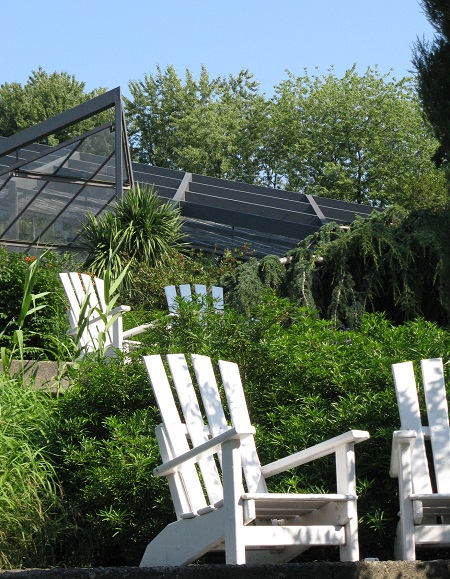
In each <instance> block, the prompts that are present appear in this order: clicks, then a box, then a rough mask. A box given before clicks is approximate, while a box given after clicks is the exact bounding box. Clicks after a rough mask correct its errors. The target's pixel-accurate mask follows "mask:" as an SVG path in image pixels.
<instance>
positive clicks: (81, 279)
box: [59, 272, 152, 357]
mask: <svg viewBox="0 0 450 579" xmlns="http://www.w3.org/2000/svg"><path fill="white" fill-rule="evenodd" d="M59 277H60V279H61V282H62V284H63V287H64V290H65V292H66V295H67V298H68V300H69V304H70V309H69V313H68V318H69V324H70V329H69V331H68V334H69V335H71V336H75V337H76V336H77V335H78V339H79V344H78V347H79V349H80V357H83V356H84V355H85V354H86V353H89V352H94V351H96V350H98V348H99V336H100V333H103V334H104V338H103V340H104V343H103V344H102V349H103V350H104V353H105V356H115V355H116V351H117V350H127V349H128V348H129V347H133V346H137V345H139V342H135V341H131V340H129V339H128V338H130V337H132V336H135V335H137V334H140V333H142V332H145V331H146V330H147V329H148V328H149V327H150V326H151V325H152V324H151V323H150V324H142V325H140V326H137V327H136V328H131V329H129V330H127V331H126V332H124V331H123V319H122V314H123V313H124V312H127V311H129V310H130V307H129V306H117V307H115V308H113V309H111V311H109V312H108V313H107V307H106V303H105V295H104V281H103V280H102V279H100V278H94V280H92V278H91V277H90V276H89V275H87V274H78V272H68V273H67V272H64V273H60V274H59ZM83 310H84V315H85V316H86V318H87V324H86V327H85V328H84V330H83V331H82V332H80V331H79V330H78V329H79V327H80V326H81V325H82V321H81V320H80V315H82V313H83ZM105 318H106V324H105Z"/></svg>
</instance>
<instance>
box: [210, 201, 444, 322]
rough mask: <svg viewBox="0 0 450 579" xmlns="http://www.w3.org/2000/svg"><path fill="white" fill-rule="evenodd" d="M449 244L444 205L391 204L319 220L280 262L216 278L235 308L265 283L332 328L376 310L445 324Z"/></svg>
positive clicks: (245, 306)
mask: <svg viewBox="0 0 450 579" xmlns="http://www.w3.org/2000/svg"><path fill="white" fill-rule="evenodd" d="M449 248H450V210H449V209H439V210H423V211H413V212H411V213H409V214H406V213H405V212H404V211H402V210H398V209H395V208H391V209H390V210H386V211H385V212H384V213H377V212H374V213H373V214H372V215H371V216H370V217H369V218H367V219H356V220H355V221H354V222H353V223H352V224H351V226H350V227H348V228H342V227H340V226H339V224H337V223H329V224H327V225H324V226H323V227H322V228H321V229H320V230H319V231H318V232H316V233H315V234H314V235H311V236H309V237H307V238H306V239H304V240H303V241H301V242H300V243H299V244H298V246H297V248H295V249H293V250H291V251H290V252H289V253H288V259H287V263H286V266H285V268H283V267H282V266H281V265H280V264H279V263H278V266H276V264H275V261H274V260H273V256H267V257H265V258H264V259H263V260H261V261H260V262H259V263H258V262H256V260H250V261H248V262H247V263H245V264H242V265H241V266H240V267H238V268H236V269H235V270H233V271H232V272H231V273H229V274H227V275H225V276H224V277H223V278H222V280H221V282H222V285H223V286H224V287H225V289H226V292H227V299H228V301H229V303H232V304H233V306H234V307H236V308H239V309H240V310H241V311H243V312H248V310H249V309H251V308H252V307H253V304H255V303H257V302H258V301H259V295H260V293H261V291H262V289H263V288H267V287H272V288H274V289H276V291H277V294H278V295H279V296H281V297H289V299H290V300H291V301H292V302H294V303H298V304H300V305H302V306H303V307H307V308H308V309H310V310H315V311H316V312H317V313H318V314H319V315H320V316H321V317H323V318H325V319H329V320H332V321H333V323H334V324H335V325H336V326H337V327H342V328H345V327H350V328H355V327H357V326H358V324H359V323H360V320H361V317H362V315H363V314H364V312H371V313H373V312H384V313H386V315H387V317H388V318H389V319H390V320H392V321H393V322H395V323H397V324H402V323H404V322H407V321H409V320H414V319H416V318H417V317H423V318H424V319H427V320H429V321H434V322H437V323H438V324H440V325H441V326H447V325H449V324H450V283H449V281H448V280H449V279H450V266H449V260H448V259H447V255H448V251H449ZM268 273H269V274H270V275H268Z"/></svg>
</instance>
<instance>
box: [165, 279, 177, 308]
mask: <svg viewBox="0 0 450 579" xmlns="http://www.w3.org/2000/svg"><path fill="white" fill-rule="evenodd" d="M164 292H165V294H166V299H167V305H168V307H169V313H171V314H176V312H177V310H178V304H177V302H176V298H177V289H176V287H175V286H174V285H166V286H165V287H164Z"/></svg>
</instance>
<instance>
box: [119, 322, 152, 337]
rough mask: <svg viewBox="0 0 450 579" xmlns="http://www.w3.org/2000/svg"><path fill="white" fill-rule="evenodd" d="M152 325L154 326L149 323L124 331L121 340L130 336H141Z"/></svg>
mask: <svg viewBox="0 0 450 579" xmlns="http://www.w3.org/2000/svg"><path fill="white" fill-rule="evenodd" d="M153 325H154V324H153V322H150V323H148V324H141V325H140V326H136V327H135V328H132V329H131V330H125V332H123V339H124V340H126V339H127V338H129V337H130V336H136V335H137V334H142V332H145V331H146V330H148V328H151V327H152V326H153Z"/></svg>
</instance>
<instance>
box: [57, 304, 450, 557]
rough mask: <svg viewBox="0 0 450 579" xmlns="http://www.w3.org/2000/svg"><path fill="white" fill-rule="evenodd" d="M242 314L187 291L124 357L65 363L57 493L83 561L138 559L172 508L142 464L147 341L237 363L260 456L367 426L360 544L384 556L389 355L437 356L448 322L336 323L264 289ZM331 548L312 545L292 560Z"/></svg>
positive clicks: (148, 405)
mask: <svg viewBox="0 0 450 579" xmlns="http://www.w3.org/2000/svg"><path fill="white" fill-rule="evenodd" d="M254 314H255V316H254V318H252V319H249V318H247V317H245V316H243V315H241V314H239V313H238V312H236V311H235V310H233V309H231V308H227V309H226V311H225V313H224V314H223V315H218V314H216V313H214V312H212V311H211V312H209V313H208V314H203V315H200V308H199V305H198V304H195V303H194V304H188V303H182V304H181V305H180V315H179V316H178V317H175V318H173V319H171V329H170V331H167V320H164V319H163V318H161V319H159V320H158V321H157V322H156V323H155V325H154V327H153V328H151V329H150V330H149V332H147V333H146V334H144V335H143V340H144V344H143V346H142V351H141V352H136V353H134V354H133V359H132V363H131V364H125V365H123V364H121V363H120V361H113V362H111V363H99V364H98V363H97V364H92V363H88V362H85V363H83V364H82V365H81V366H80V369H79V371H76V372H75V375H74V377H73V381H74V387H73V389H72V390H71V391H70V392H69V393H68V394H67V395H66V396H65V398H64V400H63V401H62V402H61V405H60V433H59V444H60V447H59V449H58V452H57V454H58V456H59V457H61V458H62V461H61V462H60V464H59V467H58V473H59V476H60V477H61V479H62V481H63V483H64V493H65V496H66V499H67V500H69V501H70V502H71V504H73V505H75V506H76V508H77V510H78V511H79V513H80V517H81V518H80V523H79V524H80V529H82V532H80V535H79V537H78V539H77V540H76V541H74V542H72V546H73V545H78V546H79V548H80V549H82V550H83V556H84V557H85V559H84V563H86V562H89V563H90V564H102V565H105V564H108V565H112V564H114V565H116V564H119V565H122V564H137V563H138V562H139V559H140V556H141V555H142V553H143V550H144V548H145V545H146V543H147V542H148V541H149V540H150V539H151V538H152V537H153V536H154V535H155V534H156V533H157V532H158V531H159V530H160V529H162V528H163V527H164V526H165V525H166V524H167V523H168V522H169V521H171V520H174V515H173V514H172V513H173V509H172V506H171V500H170V495H169V491H168V488H167V486H166V483H165V482H164V481H161V480H159V479H157V478H155V477H153V475H152V470H153V468H154V467H155V466H156V465H157V464H159V462H160V458H159V452H158V450H157V446H156V441H155V439H154V435H153V429H154V426H155V425H156V424H157V423H158V422H159V416H158V411H157V409H156V408H155V402H154V400H153V396H152V394H151V388H150V384H149V382H148V379H147V377H146V375H145V371H144V368H143V365H142V363H141V361H140V354H141V353H157V352H160V353H163V354H165V353H167V352H184V353H186V354H189V353H193V352H195V353H201V354H206V355H209V356H211V357H212V358H213V359H214V360H217V359H227V360H232V361H236V362H237V363H238V364H239V366H240V370H241V375H242V378H243V382H244V387H245V391H246V397H247V400H248V405H249V411H250V414H251V419H252V422H253V424H254V425H255V426H256V427H257V444H258V449H259V454H260V458H261V461H262V463H263V464H264V463H267V462H269V461H271V460H274V459H276V458H281V457H282V456H286V455H287V454H289V453H291V452H296V451H298V450H300V449H302V448H304V447H306V446H310V445H311V444H314V443H316V442H320V441H322V440H324V439H327V438H329V437H331V436H334V435H337V434H341V433H342V432H344V431H347V430H349V429H363V430H369V432H370V434H371V439H370V440H369V441H367V442H364V443H362V444H360V445H358V446H357V447H356V455H357V479H358V492H359V496H360V499H359V504H358V509H359V517H360V544H361V556H362V557H366V556H375V557H379V558H380V559H391V558H392V557H393V537H394V531H395V526H396V522H397V512H398V499H397V481H396V480H395V479H390V478H389V461H390V452H391V438H392V432H393V431H394V430H395V429H397V428H398V427H399V417H398V410H397V405H396V400H395V391H394V387H393V381H392V377H391V370H390V366H391V364H392V363H393V362H398V361H403V360H407V359H412V360H416V361H418V360H420V359H421V358H427V357H436V356H441V357H443V358H444V360H445V361H447V360H448V358H449V352H450V337H449V335H448V333H447V332H446V331H444V330H442V329H440V328H439V327H438V326H436V325H435V324H433V323H430V322H426V321H424V320H422V319H417V320H415V321H412V322H408V323H407V324H404V325H399V326H394V325H392V323H391V322H389V321H388V320H387V319H386V317H384V316H383V315H381V314H367V315H365V316H363V318H362V321H361V324H360V327H359V329H357V330H352V331H342V330H338V329H336V328H335V327H334V325H333V324H332V322H330V321H324V320H320V319H318V318H317V317H315V316H314V315H313V316H312V315H310V312H308V311H307V310H305V309H302V308H300V307H298V306H293V305H292V304H291V303H290V302H289V301H288V300H285V299H280V298H275V297H274V296H273V295H271V294H270V293H269V294H267V295H266V296H265V297H264V299H263V300H262V301H261V302H260V304H259V306H258V307H257V308H256V309H255V310H254ZM60 460H61V459H60ZM334 479H335V474H334V465H333V462H332V460H331V459H323V460H321V461H318V462H317V463H312V464H311V465H308V466H306V467H302V468H299V469H295V470H294V471H292V472H290V473H288V474H287V476H286V477H282V476H281V475H279V476H278V477H276V478H274V480H272V479H269V485H270V488H271V490H283V491H297V490H310V491H314V490H316V491H326V490H330V491H331V490H333V488H334ZM85 533H87V534H88V536H89V537H91V543H90V544H89V545H90V549H89V553H86V545H87V543H86V538H85ZM92 538H94V539H92ZM337 556H338V554H337V550H330V552H320V553H319V554H317V552H316V551H311V552H310V553H309V552H306V553H305V556H304V559H308V558H310V557H319V558H331V559H333V558H336V557H337Z"/></svg>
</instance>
